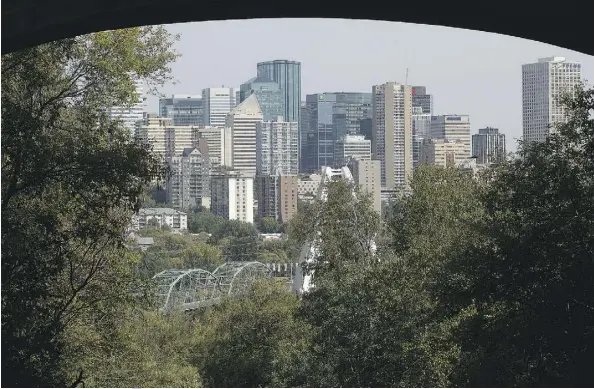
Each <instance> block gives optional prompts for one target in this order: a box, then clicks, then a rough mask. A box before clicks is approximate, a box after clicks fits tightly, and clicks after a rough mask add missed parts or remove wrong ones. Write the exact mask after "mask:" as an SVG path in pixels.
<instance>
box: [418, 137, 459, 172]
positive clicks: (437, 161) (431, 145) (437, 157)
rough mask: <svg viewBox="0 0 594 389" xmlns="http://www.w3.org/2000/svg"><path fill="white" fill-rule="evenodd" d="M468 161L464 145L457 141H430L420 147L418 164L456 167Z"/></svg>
mask: <svg viewBox="0 0 594 389" xmlns="http://www.w3.org/2000/svg"><path fill="white" fill-rule="evenodd" d="M467 159H468V151H467V147H466V144H465V143H464V142H462V141H460V140H458V139H452V140H448V139H431V140H429V141H426V142H424V143H423V146H422V147H421V156H420V161H419V162H420V163H421V164H428V165H437V166H442V167H457V166H459V165H460V164H462V163H463V162H464V161H466V160H467Z"/></svg>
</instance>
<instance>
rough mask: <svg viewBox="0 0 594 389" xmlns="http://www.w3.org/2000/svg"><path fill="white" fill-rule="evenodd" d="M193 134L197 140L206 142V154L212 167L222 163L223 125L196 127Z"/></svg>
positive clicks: (223, 158) (223, 145) (223, 155)
mask: <svg viewBox="0 0 594 389" xmlns="http://www.w3.org/2000/svg"><path fill="white" fill-rule="evenodd" d="M194 131H195V132H194V134H195V137H196V138H197V140H198V141H200V140H205V141H206V143H207V144H208V156H209V159H210V163H211V166H212V169H217V168H218V167H219V166H221V165H224V163H225V162H224V161H225V137H224V133H225V129H224V128H223V127H197V128H194Z"/></svg>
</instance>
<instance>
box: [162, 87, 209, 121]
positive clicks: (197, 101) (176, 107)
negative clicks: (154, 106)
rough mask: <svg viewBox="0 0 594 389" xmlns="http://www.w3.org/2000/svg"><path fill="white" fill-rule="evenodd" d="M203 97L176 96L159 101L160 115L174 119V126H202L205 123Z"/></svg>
mask: <svg viewBox="0 0 594 389" xmlns="http://www.w3.org/2000/svg"><path fill="white" fill-rule="evenodd" d="M203 108H204V107H203V105H202V95H182V94H175V95H172V96H171V97H167V98H161V99H159V115H160V116H161V117H166V118H171V119H173V125H174V126H201V125H203V123H204V116H203V113H204V112H203Z"/></svg>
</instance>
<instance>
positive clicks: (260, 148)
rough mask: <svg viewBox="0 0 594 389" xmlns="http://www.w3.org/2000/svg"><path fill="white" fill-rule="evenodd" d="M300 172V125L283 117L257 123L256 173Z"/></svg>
mask: <svg viewBox="0 0 594 389" xmlns="http://www.w3.org/2000/svg"><path fill="white" fill-rule="evenodd" d="M279 169H280V171H281V172H282V174H287V175H296V174H297V173H299V127H298V124H297V122H286V121H284V120H283V118H282V117H277V118H275V120H271V121H266V122H260V123H257V124H256V174H258V175H274V174H276V172H277V171H278V170H279Z"/></svg>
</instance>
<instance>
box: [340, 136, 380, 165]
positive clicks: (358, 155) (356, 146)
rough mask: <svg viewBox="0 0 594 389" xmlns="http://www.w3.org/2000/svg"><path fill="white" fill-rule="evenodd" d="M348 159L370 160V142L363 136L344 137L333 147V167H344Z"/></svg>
mask: <svg viewBox="0 0 594 389" xmlns="http://www.w3.org/2000/svg"><path fill="white" fill-rule="evenodd" d="M350 159H358V160H363V161H369V160H371V140H368V139H365V136H364V135H344V136H343V137H342V139H339V140H337V141H336V143H335V145H334V166H344V165H346V164H347V163H348V161H349V160H350Z"/></svg>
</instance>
